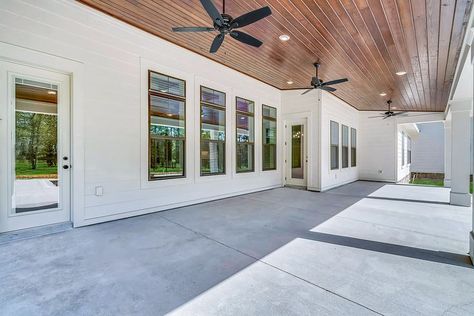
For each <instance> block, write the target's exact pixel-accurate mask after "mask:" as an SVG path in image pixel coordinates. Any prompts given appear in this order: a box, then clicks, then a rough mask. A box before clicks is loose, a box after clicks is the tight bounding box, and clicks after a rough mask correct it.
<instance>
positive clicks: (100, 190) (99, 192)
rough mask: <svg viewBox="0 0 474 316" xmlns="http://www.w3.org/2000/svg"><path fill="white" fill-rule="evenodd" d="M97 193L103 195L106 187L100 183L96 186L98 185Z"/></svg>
mask: <svg viewBox="0 0 474 316" xmlns="http://www.w3.org/2000/svg"><path fill="white" fill-rule="evenodd" d="M95 195H96V196H102V195H104V187H102V186H100V185H99V186H96V187H95Z"/></svg>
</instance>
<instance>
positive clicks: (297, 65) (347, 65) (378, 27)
mask: <svg viewBox="0 0 474 316" xmlns="http://www.w3.org/2000/svg"><path fill="white" fill-rule="evenodd" d="M79 2H82V3H84V4H86V5H89V6H91V7H93V8H95V9H97V10H100V11H102V12H104V13H107V14H109V15H111V16H113V17H115V18H117V19H120V20H122V21H124V22H127V23H129V24H131V25H134V26H136V27H138V28H140V29H142V30H145V31H147V32H149V33H151V34H154V35H156V36H158V37H161V38H163V39H165V40H168V41H170V42H172V43H175V44H177V45H179V46H182V47H185V48H187V49H189V50H191V51H194V52H196V53H198V54H200V55H203V56H206V57H208V58H210V59H212V60H215V61H216V62H219V63H221V64H224V65H226V66H229V67H231V68H233V69H235V70H238V71H240V72H242V73H244V74H247V75H249V76H251V77H254V78H256V79H258V80H260V81H263V82H265V83H267V84H270V85H272V86H274V87H276V88H279V89H282V90H286V89H296V88H307V87H309V86H310V81H311V77H312V76H314V66H313V63H314V62H315V61H319V62H320V63H321V65H322V66H321V69H320V77H321V78H322V79H323V80H324V81H328V80H331V79H337V78H342V77H347V78H349V80H350V81H349V82H348V83H343V84H340V85H337V86H334V87H335V88H337V91H336V92H334V94H335V95H336V96H337V97H339V98H341V99H342V100H344V101H346V102H347V103H349V104H351V105H352V106H354V107H355V108H357V109H359V110H386V105H385V101H386V100H387V99H388V98H389V97H390V98H392V100H393V101H394V102H393V106H395V107H396V108H397V110H408V111H444V109H445V107H446V104H447V100H448V94H449V91H450V88H451V85H452V82H453V77H454V72H455V68H456V64H457V60H458V57H459V52H460V48H461V44H462V40H463V38H464V33H465V31H466V24H467V19H468V17H469V11H470V8H471V0H227V1H226V13H227V14H230V15H231V16H232V17H234V18H235V17H237V16H239V15H241V14H244V13H246V12H248V11H251V10H254V9H258V8H260V7H262V6H269V7H270V8H271V10H272V12H273V14H272V15H271V16H270V17H267V18H265V19H264V20H261V21H259V22H257V23H255V24H252V25H249V26H246V27H244V28H242V31H244V32H247V33H249V34H251V35H253V36H255V37H256V38H258V39H260V40H261V41H263V45H262V46H261V47H260V48H254V47H250V46H247V45H245V44H242V43H240V42H238V41H235V40H233V39H232V38H230V37H226V40H225V41H224V44H223V45H222V47H221V49H220V50H219V51H218V52H217V53H216V54H210V53H209V47H210V45H211V42H212V40H213V38H214V36H215V35H216V33H179V34H178V33H173V32H171V28H172V27H174V26H212V24H211V20H210V18H209V16H208V15H207V13H206V12H205V11H204V9H203V7H202V6H201V3H200V1H199V0H179V1H175V0H140V1H137V0H135V1H133V0H129V1H125V0H79ZM213 2H214V4H215V5H216V7H217V8H218V9H219V11H221V8H222V0H214V1H213ZM282 34H287V35H289V36H290V38H291V39H290V40H289V41H287V42H282V41H280V40H279V39H278V37H279V36H280V35H282ZM398 71H406V72H407V74H406V75H403V76H398V75H396V74H395V73H396V72H398ZM288 81H293V84H291V85H290V84H288ZM382 92H385V93H387V96H384V97H382V96H380V95H379V94H380V93H382ZM311 93H314V92H311Z"/></svg>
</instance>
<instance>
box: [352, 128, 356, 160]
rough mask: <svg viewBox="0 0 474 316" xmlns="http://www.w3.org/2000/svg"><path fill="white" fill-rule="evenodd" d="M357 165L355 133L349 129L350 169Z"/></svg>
mask: <svg viewBox="0 0 474 316" xmlns="http://www.w3.org/2000/svg"><path fill="white" fill-rule="evenodd" d="M356 164H357V132H356V130H355V128H351V167H355V166H356Z"/></svg>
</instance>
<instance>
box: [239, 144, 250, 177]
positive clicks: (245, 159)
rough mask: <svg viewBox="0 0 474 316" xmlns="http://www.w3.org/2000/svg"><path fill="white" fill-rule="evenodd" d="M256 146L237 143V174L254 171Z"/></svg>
mask: <svg viewBox="0 0 474 316" xmlns="http://www.w3.org/2000/svg"><path fill="white" fill-rule="evenodd" d="M253 151H254V145H253V144H250V143H237V172H245V171H253V170H254V167H253V165H254V164H253V156H254V152H253Z"/></svg>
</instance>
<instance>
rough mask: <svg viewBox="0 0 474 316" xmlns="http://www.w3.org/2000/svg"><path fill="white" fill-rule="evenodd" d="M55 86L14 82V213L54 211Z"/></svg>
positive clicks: (56, 189) (56, 196)
mask: <svg viewBox="0 0 474 316" xmlns="http://www.w3.org/2000/svg"><path fill="white" fill-rule="evenodd" d="M57 98H58V87H57V86H56V85H53V84H48V83H44V82H36V81H32V80H27V79H21V78H16V80H15V119H14V122H15V126H14V137H13V141H14V146H15V147H14V148H15V152H14V157H13V167H14V177H13V181H14V183H13V196H12V207H13V212H14V213H24V212H31V211H38V210H44V209H52V208H57V207H58V204H59V184H58V183H59V182H58V180H59V179H58V132H57V126H58V115H57V114H58V106H57V105H58V102H57V101H58V99H57Z"/></svg>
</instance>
